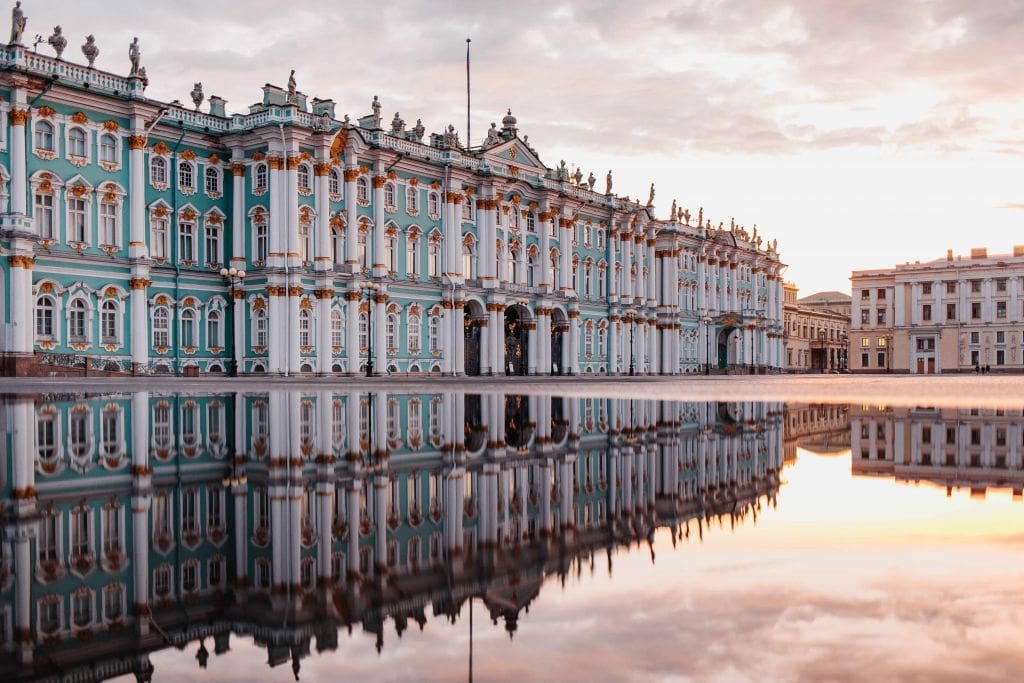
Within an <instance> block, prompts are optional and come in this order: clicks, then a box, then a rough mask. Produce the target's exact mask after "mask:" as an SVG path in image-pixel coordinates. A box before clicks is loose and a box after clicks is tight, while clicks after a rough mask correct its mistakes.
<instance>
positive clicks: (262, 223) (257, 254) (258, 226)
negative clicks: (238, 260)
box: [252, 214, 267, 265]
mask: <svg viewBox="0 0 1024 683" xmlns="http://www.w3.org/2000/svg"><path fill="white" fill-rule="evenodd" d="M252 223H253V232H255V234H256V241H255V244H254V245H253V254H252V259H253V262H254V263H255V264H258V265H262V264H264V263H266V262H267V219H266V216H264V215H263V214H258V215H255V216H253V219H252Z"/></svg>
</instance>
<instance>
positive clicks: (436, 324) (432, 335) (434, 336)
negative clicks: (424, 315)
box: [427, 315, 441, 353]
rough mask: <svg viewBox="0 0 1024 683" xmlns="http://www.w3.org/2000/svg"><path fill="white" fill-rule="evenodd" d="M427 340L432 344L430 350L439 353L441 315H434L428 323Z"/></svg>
mask: <svg viewBox="0 0 1024 683" xmlns="http://www.w3.org/2000/svg"><path fill="white" fill-rule="evenodd" d="M427 337H428V339H427V342H428V343H429V344H430V352H431V353H437V352H438V351H440V350H441V317H440V316H437V315H432V316H430V318H429V321H428V323H427Z"/></svg>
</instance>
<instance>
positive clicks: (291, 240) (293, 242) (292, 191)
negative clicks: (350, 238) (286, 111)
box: [282, 156, 302, 370]
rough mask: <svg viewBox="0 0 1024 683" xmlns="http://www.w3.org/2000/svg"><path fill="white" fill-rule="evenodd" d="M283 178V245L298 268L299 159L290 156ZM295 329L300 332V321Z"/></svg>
mask: <svg viewBox="0 0 1024 683" xmlns="http://www.w3.org/2000/svg"><path fill="white" fill-rule="evenodd" d="M282 177H283V178H284V180H285V183H286V185H285V191H284V193H283V194H282V199H283V201H284V203H285V205H284V209H285V215H287V217H288V226H287V233H286V234H287V237H286V239H285V240H284V241H283V243H284V244H286V245H287V250H286V254H287V258H288V264H289V265H290V266H293V267H296V268H297V267H299V266H301V265H302V256H301V255H300V251H299V157H297V156H288V159H287V168H286V171H285V172H284V173H282ZM295 329H296V331H298V321H296V326H295ZM297 369H298V368H297V367H295V368H293V370H297Z"/></svg>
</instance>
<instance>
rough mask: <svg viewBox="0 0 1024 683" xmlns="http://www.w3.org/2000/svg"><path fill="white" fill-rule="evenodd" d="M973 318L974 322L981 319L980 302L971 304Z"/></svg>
mask: <svg viewBox="0 0 1024 683" xmlns="http://www.w3.org/2000/svg"><path fill="white" fill-rule="evenodd" d="M971 318H972V319H973V320H978V319H979V318H981V303H980V302H978V301H973V302H971Z"/></svg>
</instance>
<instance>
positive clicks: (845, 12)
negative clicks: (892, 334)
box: [23, 0, 1024, 294]
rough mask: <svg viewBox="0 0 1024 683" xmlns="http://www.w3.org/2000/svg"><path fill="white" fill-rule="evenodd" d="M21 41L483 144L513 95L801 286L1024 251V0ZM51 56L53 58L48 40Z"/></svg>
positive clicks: (564, 9) (585, 12)
mask: <svg viewBox="0 0 1024 683" xmlns="http://www.w3.org/2000/svg"><path fill="white" fill-rule="evenodd" d="M23 7H24V9H25V14H26V15H27V17H28V28H27V30H26V38H27V39H28V40H26V42H29V40H30V39H31V36H34V35H35V34H37V33H41V34H42V35H43V37H44V38H45V37H46V36H48V35H49V34H50V32H51V31H52V28H53V26H54V25H55V24H58V23H59V24H61V26H62V27H63V30H64V34H65V35H66V36H67V38H68V41H69V46H68V50H67V53H66V55H65V56H66V57H69V58H70V59H71V60H74V61H80V62H84V58H83V57H82V55H81V51H80V48H79V46H80V45H81V43H82V42H83V39H84V36H85V35H86V34H88V33H93V34H95V36H96V40H97V44H98V45H99V47H100V50H101V52H100V56H99V59H98V60H97V63H96V66H97V67H98V68H102V69H105V70H109V71H114V72H118V73H127V71H128V66H129V63H128V56H127V48H128V43H129V42H130V41H131V38H132V36H135V35H137V36H139V39H140V44H141V46H142V64H143V65H144V66H146V68H147V71H148V74H149V77H150V81H151V85H150V87H149V89H148V91H147V94H148V95H149V96H151V97H154V98H157V99H161V100H172V99H179V100H181V101H183V102H189V96H188V93H189V91H190V90H191V89H192V83H193V82H194V81H202V82H203V84H204V86H205V90H206V93H207V94H216V95H220V96H221V97H224V98H226V99H227V100H228V109H229V111H233V112H234V111H244V110H245V109H246V107H247V106H248V105H249V104H251V103H253V102H256V101H258V100H259V98H260V90H259V88H260V87H261V86H262V85H263V84H264V83H266V82H268V81H269V82H272V83H275V84H278V85H282V86H283V85H284V84H285V82H286V80H287V77H288V72H289V70H290V69H292V68H294V69H296V78H297V80H298V87H299V90H300V91H302V92H305V93H306V94H307V95H309V96H310V97H313V96H316V97H321V98H333V99H334V100H335V101H336V102H337V103H338V108H337V111H338V115H339V117H341V116H342V115H344V114H345V113H348V114H350V115H351V116H352V117H353V118H355V117H356V116H360V115H363V114H366V113H368V112H369V104H370V101H371V99H372V98H373V96H374V95H378V96H379V97H380V99H381V101H382V103H383V105H384V113H385V120H386V121H390V119H391V116H392V115H393V114H394V112H395V111H396V110H397V111H399V112H401V115H402V117H403V118H404V119H405V120H406V121H407V122H408V123H409V124H410V125H412V124H414V123H415V121H416V119H417V118H422V119H423V123H424V125H425V126H426V127H427V130H428V131H440V130H441V129H442V127H443V126H446V125H447V124H449V123H452V124H454V125H455V126H456V128H457V129H458V130H459V132H460V134H461V135H462V137H463V138H465V116H466V113H465V69H464V59H465V38H466V37H467V36H469V37H471V38H472V39H473V118H472V122H473V142H475V143H478V142H479V141H480V140H481V139H482V138H483V136H484V134H485V131H486V129H487V127H488V126H489V124H490V122H491V121H499V122H500V120H501V116H502V115H503V114H504V113H505V109H506V108H507V107H511V108H512V111H513V113H514V114H515V115H516V116H517V117H518V119H519V126H520V134H521V135H527V136H529V141H530V143H531V144H532V145H533V146H534V147H535V148H536V149H537V150H538V152H539V153H540V156H541V159H542V160H543V161H544V162H545V163H546V164H547V165H548V166H551V167H553V166H556V165H557V164H558V162H559V160H560V159H565V161H566V162H567V163H569V164H574V165H579V166H581V167H582V170H583V173H584V175H586V174H587V173H588V172H590V171H591V170H593V172H594V174H595V175H596V176H598V178H600V180H599V186H600V187H602V188H603V184H604V175H605V173H607V171H608V169H612V170H613V172H614V176H615V190H616V191H617V192H619V193H621V194H628V195H630V196H632V197H638V196H639V197H642V198H646V196H647V188H648V186H649V184H650V183H651V182H654V183H655V184H656V187H657V196H656V206H657V209H658V212H659V214H660V215H661V216H662V217H667V214H668V211H669V207H670V205H671V203H672V200H673V199H674V198H675V199H678V201H679V203H680V206H682V207H688V208H690V210H691V211H692V212H693V213H696V211H697V209H698V207H701V206H703V207H704V213H705V216H710V217H711V218H712V219H713V220H714V222H715V223H717V222H718V221H720V220H721V221H725V223H726V224H728V223H729V219H730V218H731V217H735V218H736V220H737V222H739V223H742V224H744V225H746V226H748V227H750V226H752V225H753V224H755V223H756V224H757V225H758V228H759V232H760V233H761V234H764V235H766V236H767V237H768V238H769V239H770V238H777V239H778V240H779V249H780V252H781V254H782V258H783V260H784V261H785V262H786V263H788V264H790V267H789V270H788V271H787V273H786V277H787V279H790V280H793V281H795V282H796V283H797V284H798V286H799V287H800V289H801V292H802V293H803V294H810V293H812V292H814V291H818V290H823V289H839V290H844V291H848V290H849V281H848V277H849V272H850V270H851V269H857V268H869V267H880V266H889V265H893V264H895V263H897V262H903V261H906V260H918V259H920V260H926V259H931V258H936V257H939V256H943V255H944V254H945V250H946V249H947V248H953V249H954V250H956V251H957V252H961V253H963V252H966V251H967V250H968V249H969V248H970V247H972V246H988V247H989V249H990V251H995V252H1001V253H1006V252H1008V251H1010V248H1011V246H1012V245H1013V244H1024V187H1022V183H1021V180H1022V179H1024V132H1022V126H1021V120H1022V118H1024V117H1022V113H1024V97H1022V95H1024V80H1022V77H1021V74H1022V73H1024V51H1022V50H1021V49H1020V45H1021V43H1022V42H1024V2H1021V1H1020V0H985V1H984V2H977V1H968V0H942V1H921V0H917V1H914V0H907V1H905V2H892V1H891V0H872V1H865V2H829V1H828V0H793V1H790V2H782V1H777V0H762V1H758V2H740V1H738V0H737V1H728V0H696V1H694V2H680V1H675V2H667V1H666V2H657V1H650V2H642V3H624V2H618V1H614V0H592V1H590V2H552V1H550V0H544V1H540V0H521V1H519V2H514V3H513V2H505V3H489V2H478V1H468V0H466V1H464V2H429V3H426V2H424V3H401V2H388V1H386V0H385V1H382V2H373V3H360V4H355V3H333V2H323V1H321V2H307V1H305V0H291V1H289V2H280V1H279V0H245V1H242V0H234V1H220V2H216V3H210V2H200V1H198V0H178V1H176V2H145V3H140V2H135V1H131V2H129V1H128V0H109V1H108V2H104V3H102V4H95V3H91V2H82V3H73V4H72V3H67V2H64V1H60V0H25V2H23ZM40 50H41V51H42V52H44V53H47V54H49V53H50V51H49V49H48V48H46V47H45V46H41V47H40Z"/></svg>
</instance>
